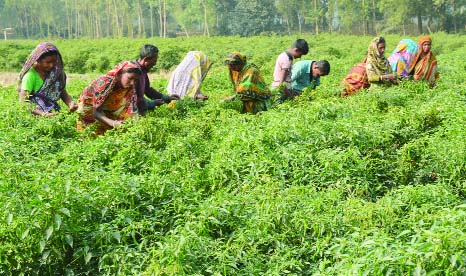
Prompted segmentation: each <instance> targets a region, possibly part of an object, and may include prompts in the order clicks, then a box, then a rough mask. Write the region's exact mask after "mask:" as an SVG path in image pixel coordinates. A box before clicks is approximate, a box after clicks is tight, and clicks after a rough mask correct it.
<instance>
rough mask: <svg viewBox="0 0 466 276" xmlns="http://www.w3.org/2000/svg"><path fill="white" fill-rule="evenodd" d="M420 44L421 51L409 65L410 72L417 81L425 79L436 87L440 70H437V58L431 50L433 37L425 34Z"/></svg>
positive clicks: (431, 85)
mask: <svg viewBox="0 0 466 276" xmlns="http://www.w3.org/2000/svg"><path fill="white" fill-rule="evenodd" d="M418 45H419V52H418V53H417V55H416V56H415V57H414V60H413V62H412V63H411V65H410V67H409V74H410V75H412V76H413V79H414V80H415V81H417V80H425V81H427V82H428V83H429V86H430V87H434V86H435V82H436V81H437V79H438V78H439V72H438V70H437V59H436V58H435V55H434V53H432V51H431V48H432V39H431V38H430V37H428V36H423V37H421V39H419V42H418Z"/></svg>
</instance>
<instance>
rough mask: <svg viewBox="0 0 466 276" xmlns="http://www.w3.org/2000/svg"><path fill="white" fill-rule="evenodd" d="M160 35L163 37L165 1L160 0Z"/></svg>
mask: <svg viewBox="0 0 466 276" xmlns="http://www.w3.org/2000/svg"><path fill="white" fill-rule="evenodd" d="M159 36H160V37H163V2H162V0H159Z"/></svg>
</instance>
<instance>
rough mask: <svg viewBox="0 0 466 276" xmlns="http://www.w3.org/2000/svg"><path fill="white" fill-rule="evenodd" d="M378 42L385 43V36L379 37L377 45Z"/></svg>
mask: <svg viewBox="0 0 466 276" xmlns="http://www.w3.org/2000/svg"><path fill="white" fill-rule="evenodd" d="M380 43H385V38H383V37H379V42H377V45H379V44H380Z"/></svg>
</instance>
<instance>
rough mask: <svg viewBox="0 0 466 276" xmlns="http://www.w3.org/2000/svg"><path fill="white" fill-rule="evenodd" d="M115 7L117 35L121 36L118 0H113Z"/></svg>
mask: <svg viewBox="0 0 466 276" xmlns="http://www.w3.org/2000/svg"><path fill="white" fill-rule="evenodd" d="M113 7H114V9H115V27H116V33H117V37H121V32H120V23H119V22H118V17H119V16H118V9H117V4H116V1H115V0H113Z"/></svg>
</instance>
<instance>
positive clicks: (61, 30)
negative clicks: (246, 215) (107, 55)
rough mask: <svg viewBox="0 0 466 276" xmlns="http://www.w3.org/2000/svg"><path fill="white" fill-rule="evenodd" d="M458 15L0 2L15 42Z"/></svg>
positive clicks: (436, 20) (364, 0)
mask: <svg viewBox="0 0 466 276" xmlns="http://www.w3.org/2000/svg"><path fill="white" fill-rule="evenodd" d="M465 14H466V0H410V1H407V0H384V1H376V0H247V1H246V0H221V1H214V0H120V1H115V0H79V1H78V0H58V1H57V0H43V1H37V0H0V30H1V31H2V32H3V31H4V29H6V28H12V29H8V30H6V31H5V33H7V35H6V36H7V37H8V36H10V37H14V38H16V39H18V38H35V39H37V38H45V37H47V38H83V37H85V38H103V37H114V38H121V37H130V38H145V37H153V36H160V37H173V36H191V35H193V34H197V35H199V34H200V35H204V36H215V35H222V36H224V35H240V36H251V35H259V34H292V33H296V32H300V33H301V32H308V33H309V32H313V33H314V34H319V33H322V32H334V33H335V32H336V33H344V34H364V35H369V34H372V35H375V34H376V33H403V34H421V33H423V32H429V33H430V32H438V31H445V32H448V33H464V32H465V31H466V29H465V28H466V16H465ZM8 33H11V34H8Z"/></svg>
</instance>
